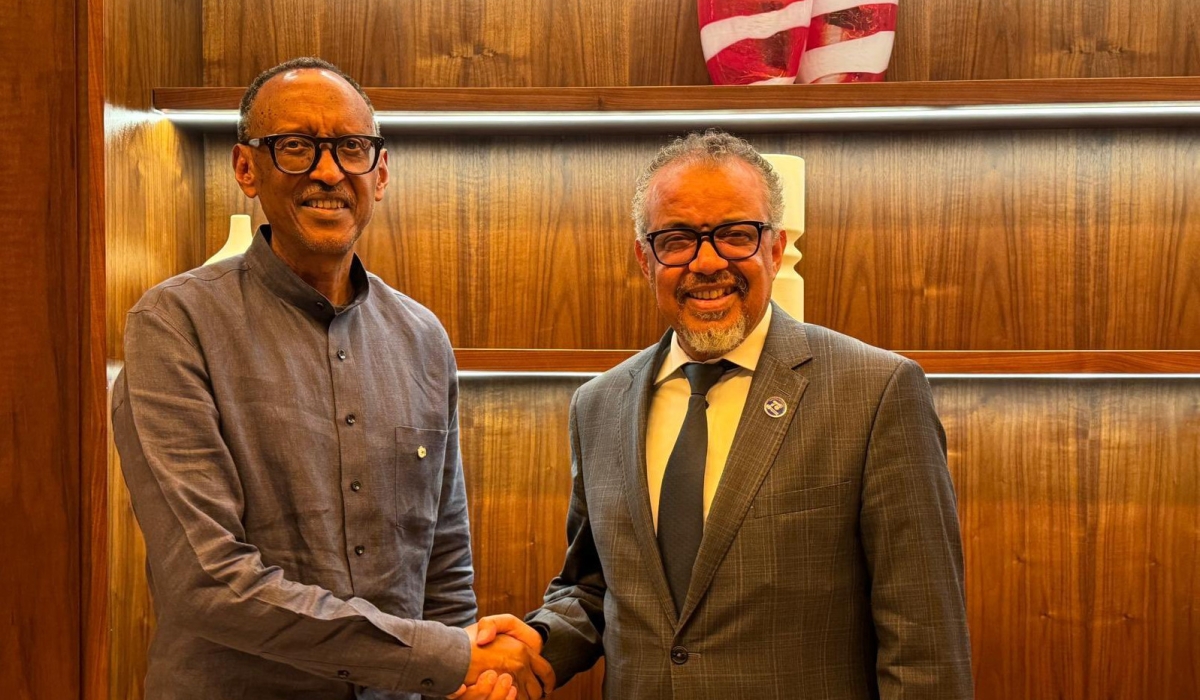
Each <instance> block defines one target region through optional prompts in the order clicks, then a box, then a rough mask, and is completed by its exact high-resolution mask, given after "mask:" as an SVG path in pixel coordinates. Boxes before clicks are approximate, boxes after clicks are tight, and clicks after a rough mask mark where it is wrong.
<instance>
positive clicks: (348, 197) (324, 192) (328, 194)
mask: <svg viewBox="0 0 1200 700" xmlns="http://www.w3.org/2000/svg"><path fill="white" fill-rule="evenodd" d="M312 197H323V198H326V199H339V200H341V201H343V202H345V203H346V204H347V205H349V206H354V194H353V193H351V192H348V191H346V190H344V189H342V188H341V187H339V186H337V185H333V186H330V185H326V184H323V183H319V182H318V183H314V184H313V186H312V187H309V188H307V189H305V190H304V192H302V193H301V194H300V196H298V197H296V204H302V203H303V202H304V200H306V199H310V198H312Z"/></svg>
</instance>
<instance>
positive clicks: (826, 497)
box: [752, 481, 850, 518]
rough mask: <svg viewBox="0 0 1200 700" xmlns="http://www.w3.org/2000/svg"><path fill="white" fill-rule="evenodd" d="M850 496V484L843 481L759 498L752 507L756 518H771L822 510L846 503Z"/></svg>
mask: <svg viewBox="0 0 1200 700" xmlns="http://www.w3.org/2000/svg"><path fill="white" fill-rule="evenodd" d="M849 495H850V482H849V481H843V482H841V483H837V484H830V485H829V486H817V487H815V488H808V489H800V490H797V491H785V492H783V493H776V494H772V495H770V496H761V497H759V498H758V499H757V500H756V501H755V502H754V505H753V506H752V508H753V514H754V517H756V518H769V517H773V516H776V515H787V514H788V513H801V512H804V511H810V510H820V509H822V508H829V507H832V506H838V505H841V504H843V503H846V501H847V498H848V497H849Z"/></svg>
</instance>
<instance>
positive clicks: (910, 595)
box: [860, 360, 973, 700]
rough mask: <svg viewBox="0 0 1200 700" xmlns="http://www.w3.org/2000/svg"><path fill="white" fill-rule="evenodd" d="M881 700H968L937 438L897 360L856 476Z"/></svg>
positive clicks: (933, 418) (911, 377)
mask: <svg viewBox="0 0 1200 700" xmlns="http://www.w3.org/2000/svg"><path fill="white" fill-rule="evenodd" d="M860 529H861V533H862V541H863V547H864V550H865V552H866V561H867V568H868V571H869V573H870V576H871V613H872V616H873V618H874V622H875V633H876V637H877V638H878V642H879V651H878V655H877V658H876V672H877V674H878V680H879V693H880V697H881V698H882V699H883V700H889V699H893V700H898V699H900V698H903V699H904V700H966V699H968V698H971V697H972V693H973V689H972V681H971V645H970V641H969V638H968V634H967V618H966V602H965V589H964V585H963V555H962V539H961V536H960V534H959V526H958V513H957V508H956V505H955V495H954V487H953V484H951V482H950V472H949V470H948V469H947V467H946V436H945V432H944V431H943V429H942V424H941V421H939V420H938V417H937V412H936V411H935V409H934V404H933V394H932V392H931V390H930V388H929V382H928V381H926V379H925V375H924V373H923V372H922V371H921V368H920V367H919V366H918V365H917V364H916V363H915V362H912V361H911V360H904V361H903V362H901V364H900V365H899V366H898V367H897V368H896V370H895V372H893V374H892V376H891V379H890V380H889V381H888V384H887V386H886V388H885V389H884V391H883V396H882V397H881V399H880V403H879V406H878V408H877V413H876V416H875V420H874V422H873V424H872V427H871V434H870V441H869V444H868V446H867V460H866V465H865V468H864V470H863V486H862V512H861V515H860Z"/></svg>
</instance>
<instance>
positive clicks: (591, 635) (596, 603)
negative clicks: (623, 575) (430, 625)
mask: <svg viewBox="0 0 1200 700" xmlns="http://www.w3.org/2000/svg"><path fill="white" fill-rule="evenodd" d="M578 401H579V393H578V392H576V394H575V396H574V398H572V400H571V417H570V425H571V502H570V506H569V508H568V510H567V556H566V560H565V561H564V562H563V568H562V572H561V573H559V575H558V576H556V577H555V578H554V580H552V581H551V582H550V586H549V587H548V588H547V589H546V595H545V599H544V601H543V604H542V607H541V608H539V609H537V610H534V611H533V612H531V613H529V615H527V616H526V617H525V621H526V622H527V623H528V624H529V625H530V626H532V627H534V628H535V629H539V630H540V631H541V633H542V635H543V636H544V637H545V638H546V644H545V646H544V648H543V649H542V656H544V657H545V658H546V660H547V661H549V662H550V665H551V666H553V667H554V675H555V677H556V679H557V684H558V686H559V687H561V686H563V685H566V684H567V682H568V681H570V680H571V679H572V678H574V677H575V674H577V673H581V672H583V671H586V670H588V669H589V668H591V667H592V666H594V665H595V664H596V661H598V660H599V659H600V657H601V656H603V655H604V641H603V636H604V594H605V591H606V590H607V585H606V584H605V582H604V572H603V571H602V570H601V567H600V556H599V555H598V554H597V553H596V543H595V541H594V540H593V539H592V527H591V523H590V521H589V520H588V510H587V494H586V492H585V491H584V481H583V456H582V453H581V451H580V444H579V430H578V423H577V418H578V416H577V410H578Z"/></svg>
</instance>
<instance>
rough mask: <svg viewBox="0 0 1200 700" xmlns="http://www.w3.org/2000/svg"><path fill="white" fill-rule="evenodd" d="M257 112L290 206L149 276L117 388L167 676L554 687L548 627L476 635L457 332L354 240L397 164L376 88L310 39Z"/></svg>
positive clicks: (328, 691) (160, 664)
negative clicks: (162, 275) (306, 52)
mask: <svg viewBox="0 0 1200 700" xmlns="http://www.w3.org/2000/svg"><path fill="white" fill-rule="evenodd" d="M238 132H239V133H238V141H239V144H238V145H237V146H235V148H234V154H233V165H234V174H235V177H236V178H237V181H238V184H239V185H240V186H241V188H242V191H243V192H245V193H246V194H247V195H248V196H250V197H256V198H258V199H259V201H260V202H261V204H262V208H263V212H264V214H265V215H266V218H267V220H268V221H269V222H270V225H269V226H264V227H262V228H261V229H259V231H258V234H257V235H256V236H255V238H254V242H253V244H252V245H251V247H250V250H249V251H247V252H246V254H245V255H242V256H236V257H234V258H230V259H228V260H225V261H222V262H220V263H217V264H214V265H210V266H206V267H202V268H199V269H196V270H192V271H191V272H188V273H185V274H183V275H179V276H177V277H174V278H172V279H170V280H167V281H166V282H163V283H162V284H160V285H158V286H157V287H155V288H153V289H151V290H150V291H149V292H147V293H146V295H145V296H144V297H143V298H142V299H141V300H140V301H139V302H138V303H137V305H136V306H134V308H133V309H132V310H131V311H130V312H129V319H128V325H127V329H126V335H125V358H126V366H125V369H124V371H123V373H122V375H121V377H120V378H118V380H117V384H116V387H115V389H114V398H113V429H114V436H115V439H116V443H117V447H118V449H119V451H120V455H121V464H122V468H123V470H124V473H125V480H126V482H127V483H128V485H129V490H130V494H131V496H132V499H133V506H134V510H135V512H136V514H137V518H138V522H139V523H140V524H141V526H142V530H143V532H144V533H145V537H146V546H147V555H148V556H147V568H148V574H149V579H150V585H151V589H152V592H153V596H154V605H155V612H156V614H157V618H158V629H157V632H156V634H155V637H154V641H153V643H152V646H151V649H150V659H149V671H148V674H147V678H146V695H147V697H148V698H149V699H150V700H163V699H170V700H190V699H195V700H212V699H213V698H220V699H221V700H232V699H233V698H254V699H255V700H273V699H276V698H279V699H282V698H300V697H303V698H305V699H306V700H323V699H329V700H334V699H336V700H347V699H349V698H382V697H397V695H395V694H397V693H398V694H401V695H400V696H404V697H409V696H411V695H412V694H425V695H445V694H447V693H451V692H453V691H455V690H456V689H457V688H459V686H460V684H461V683H464V682H466V683H471V682H473V681H475V680H477V679H479V680H483V681H486V682H487V683H488V685H487V687H488V688H491V687H492V686H491V684H492V683H495V692H491V691H489V693H483V694H478V693H477V694H476V695H473V696H472V697H489V698H491V697H498V698H504V697H509V698H511V697H513V696H515V695H516V693H517V692H518V691H519V692H520V694H521V696H522V697H525V696H529V697H535V698H536V697H540V695H541V693H542V684H543V683H545V684H546V685H547V686H552V685H553V680H552V672H551V671H550V670H549V666H548V664H547V663H546V662H545V661H544V660H543V659H541V657H540V656H538V651H540V644H539V643H538V642H539V641H540V640H538V637H537V635H536V633H533V632H532V630H529V629H528V628H521V627H520V626H519V625H517V626H515V628H514V629H511V630H510V632H511V635H510V636H506V637H505V638H504V639H503V640H502V643H501V644H500V645H499V646H497V645H496V644H489V645H488V646H487V647H486V648H480V647H478V646H476V645H474V644H473V643H472V642H473V639H474V627H469V626H470V625H471V624H472V623H473V622H474V619H475V614H476V605H475V595H474V593H473V592H472V590H471V583H472V578H473V574H472V567H471V549H470V530H469V527H468V523H467V502H466V491H465V488H464V484H463V472H462V464H461V461H460V459H459V449H458V410H457V403H458V385H457V377H456V369H455V363H454V356H453V353H452V351H451V348H450V343H449V340H448V338H447V336H446V333H445V331H444V330H443V329H442V327H441V325H440V324H439V323H438V321H437V319H436V318H434V316H433V314H431V313H430V312H429V311H428V310H426V309H425V308H423V307H422V306H420V305H419V304H417V303H416V302H414V301H413V300H412V299H409V298H408V297H406V296H404V295H403V294H401V293H399V292H397V291H395V290H393V289H391V288H389V287H388V286H387V285H386V284H384V283H383V282H382V281H381V280H380V279H379V278H377V277H375V276H373V275H371V274H369V273H367V272H366V270H364V269H363V266H362V263H361V262H360V261H359V259H358V257H357V256H356V255H355V254H354V244H355V242H356V241H357V240H358V238H359V236H360V235H361V234H362V232H363V229H364V227H365V226H366V225H367V222H368V221H370V218H371V214H372V211H373V208H374V203H375V202H376V201H378V200H380V199H381V198H382V197H383V192H384V189H385V187H386V186H387V183H388V170H387V153H386V151H384V150H383V139H382V138H381V137H379V135H378V128H377V126H376V124H375V120H374V113H373V110H372V109H371V106H370V103H369V101H368V100H367V98H366V95H365V94H363V93H362V90H361V88H359V87H358V85H357V84H355V83H354V82H353V81H352V80H350V79H349V78H348V77H346V76H345V75H344V74H342V73H341V72H340V71H338V70H337V69H336V68H334V67H333V66H331V65H329V64H326V63H324V62H321V61H317V60H315V59H299V60H296V61H292V62H289V63H287V64H283V65H282V66H278V67H276V68H274V69H272V70H270V71H267V72H266V73H264V74H263V75H262V76H260V77H259V79H258V80H256V81H255V83H254V84H253V85H252V86H251V88H250V89H249V90H248V91H247V94H246V97H245V98H244V99H243V103H242V118H241V122H240V123H239V128H238ZM462 628H466V629H462ZM518 638H520V639H518ZM522 639H523V640H524V641H521V640H522ZM527 644H532V645H533V647H532V648H531V647H530V646H527ZM296 669H299V670H300V671H303V672H297V671H296ZM489 669H491V670H489ZM493 670H494V671H493ZM497 672H498V673H499V674H500V675H499V678H500V679H502V680H501V681H500V682H497V681H496V678H497V677H498V676H497ZM535 674H537V675H535ZM481 675H482V678H481ZM539 676H540V680H541V682H539ZM504 679H507V680H504ZM509 682H513V683H514V685H513V687H511V688H510V687H509V686H508V685H507V683H509Z"/></svg>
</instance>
